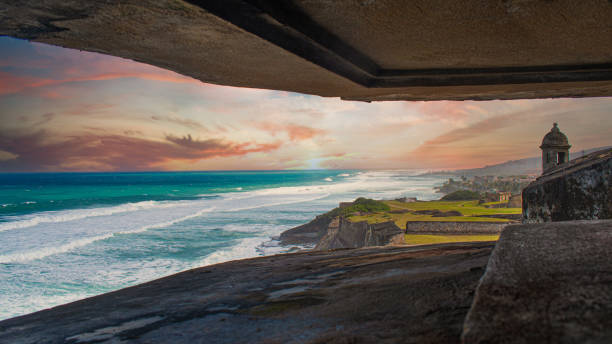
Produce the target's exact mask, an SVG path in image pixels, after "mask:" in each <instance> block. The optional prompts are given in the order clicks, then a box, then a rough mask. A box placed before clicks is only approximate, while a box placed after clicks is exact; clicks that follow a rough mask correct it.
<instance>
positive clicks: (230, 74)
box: [0, 0, 612, 101]
mask: <svg viewBox="0 0 612 344" xmlns="http://www.w3.org/2000/svg"><path fill="white" fill-rule="evenodd" d="M0 5H1V6H2V7H0V34H3V35H9V36H14V37H20V38H26V39H30V40H34V41H40V42H46V43H50V44H56V45H60V46H65V47H71V48H77V49H83V50H90V51H98V52H102V53H105V54H110V55H115V56H120V57H126V58H130V59H134V60H137V61H142V62H146V63H149V64H152V65H156V66H160V67H163V68H167V69H171V70H174V71H177V72H179V73H181V74H185V75H189V76H192V77H194V78H196V79H199V80H202V81H204V82H210V83H216V84H222V85H232V86H241V87H254V88H268V89H278V90H287V91H296V92H302V93H307V94H316V95H321V96H331V97H334V96H335V97H343V98H345V99H355V100H365V101H370V100H403V99H405V100H439V99H454V100H461V99H476V100H481V99H517V98H547V97H588V96H611V95H612V25H610V23H612V2H611V1H606V0H599V1H595V0H589V1H581V2H576V1H570V0H567V1H563V0H558V1H544V0H533V1H513V0H505V1H488V2H484V3H483V2H482V1H476V0H465V1H459V0H457V1H424V0H423V1H349V0H338V1H323V0H292V1H266V0H224V1H206V0H187V1H179V0H175V1H171V0H166V1H152V0H142V1H135V0H132V1H129V0H128V1H125V0H124V1H118V0H111V1H106V2H88V1H74V0H68V1H55V0H46V1H30V0H26V1H21V2H19V3H16V2H14V1H4V0H0ZM1 8H4V10H1Z"/></svg>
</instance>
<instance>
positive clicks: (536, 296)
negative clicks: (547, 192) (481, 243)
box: [462, 220, 612, 343]
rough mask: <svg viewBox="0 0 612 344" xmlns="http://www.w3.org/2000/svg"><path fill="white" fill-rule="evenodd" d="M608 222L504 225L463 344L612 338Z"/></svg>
mask: <svg viewBox="0 0 612 344" xmlns="http://www.w3.org/2000/svg"><path fill="white" fill-rule="evenodd" d="M611 248H612V220H599V221H570V222H552V223H546V224H528V225H514V226H508V227H506V229H504V231H503V232H502V235H501V237H500V240H499V241H498V243H497V245H496V247H495V250H494V251H493V253H492V255H491V258H490V260H489V263H488V265H487V269H486V272H485V275H484V276H483V278H482V280H481V282H480V284H479V286H478V289H477V291H476V295H475V298H474V303H473V305H472V308H471V310H470V312H469V313H468V316H467V318H466V321H465V323H464V329H463V335H462V340H463V343H610V342H612V249H611Z"/></svg>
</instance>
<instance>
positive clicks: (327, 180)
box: [325, 177, 334, 182]
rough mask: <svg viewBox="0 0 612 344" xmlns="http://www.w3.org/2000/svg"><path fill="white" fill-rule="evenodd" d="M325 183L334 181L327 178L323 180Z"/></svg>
mask: <svg viewBox="0 0 612 344" xmlns="http://www.w3.org/2000/svg"><path fill="white" fill-rule="evenodd" d="M325 181H326V182H333V181H334V180H333V179H331V178H330V177H327V178H325Z"/></svg>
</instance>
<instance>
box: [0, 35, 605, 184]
mask: <svg viewBox="0 0 612 344" xmlns="http://www.w3.org/2000/svg"><path fill="white" fill-rule="evenodd" d="M0 119H1V125H0V172H12V171H135V170H234V169H240V170H242V169H247V170H252V169H312V168H339V169H415V168H416V169H452V168H468V167H480V166H482V165H485V164H493V163H499V162H503V161H506V160H510V159H520V158H525V157H532V156H537V155H539V154H540V151H539V148H538V146H539V145H540V142H541V139H542V137H543V136H544V134H546V132H548V131H549V130H550V128H551V127H552V123H553V122H555V121H556V122H558V123H559V127H560V129H561V130H562V131H563V132H565V133H566V134H567V135H568V137H569V139H570V143H571V144H572V145H573V147H572V151H580V150H582V149H587V148H592V147H600V146H607V145H612V98H583V99H543V100H515V101H486V102H476V101H464V102H449V101H441V102H403V101H402V102H373V103H363V102H352V101H343V100H340V99H338V98H322V97H318V96H310V95H303V94H297V93H289V92H280V91H270V90H258V89H246V88H235V87H227V86H217V85H211V84H205V83H202V82H200V81H197V80H194V79H191V78H189V77H185V76H181V75H179V74H176V73H173V72H170V71H166V70H163V69H160V68H157V67H152V66H149V65H146V64H142V63H137V62H133V61H130V60H125V59H121V58H117V57H111V56H105V55H100V54H95V53H89V52H82V51H77V50H71V49H64V48H59V47H54V46H49V45H44V44H38V43H30V42H27V41H22V40H16V39H12V38H7V37H0Z"/></svg>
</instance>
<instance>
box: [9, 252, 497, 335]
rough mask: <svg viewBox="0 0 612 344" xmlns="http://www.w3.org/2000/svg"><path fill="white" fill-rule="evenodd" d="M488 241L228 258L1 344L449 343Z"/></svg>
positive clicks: (59, 315)
mask: <svg viewBox="0 0 612 344" xmlns="http://www.w3.org/2000/svg"><path fill="white" fill-rule="evenodd" d="M492 248H493V244H492V243H470V244H445V245H432V246H429V247H425V246H422V247H382V248H381V247H377V248H365V249H356V250H339V251H332V252H320V251H318V252H306V253H297V254H287V255H279V256H271V257H262V258H255V259H248V260H241V261H234V262H228V263H224V264H218V265H213V266H208V267H204V268H199V269H195V270H191V271H187V272H183V273H179V274H176V275H173V276H169V277H166V278H163V279H159V280H156V281H152V282H149V283H146V284H142V285H138V286H135V287H132V288H127V289H123V290H119V291H116V292H113V293H109V294H104V295H100V296H96V297H93V298H89V299H85V300H82V301H78V302H74V303H70V304H67V305H64V306H59V307H55V308H52V309H49V310H45V311H41V312H37V313H33V314H30V315H26V316H23V317H18V318H13V319H9V320H5V321H2V322H0V343H65V342H70V343H83V342H104V343H110V342H112V343H119V342H121V341H129V342H132V343H177V344H180V343H189V344H195V343H208V344H217V343H232V344H233V343H456V342H458V341H459V336H460V334H461V328H462V323H463V319H464V318H465V315H466V313H467V311H468V309H469V306H470V304H471V302H472V297H473V291H474V289H475V287H476V285H477V283H478V280H479V278H480V276H481V275H482V273H483V271H484V267H485V265H486V263H487V260H488V257H489V255H490V252H491V250H492Z"/></svg>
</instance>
